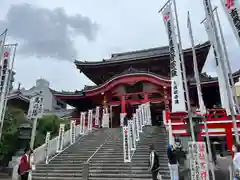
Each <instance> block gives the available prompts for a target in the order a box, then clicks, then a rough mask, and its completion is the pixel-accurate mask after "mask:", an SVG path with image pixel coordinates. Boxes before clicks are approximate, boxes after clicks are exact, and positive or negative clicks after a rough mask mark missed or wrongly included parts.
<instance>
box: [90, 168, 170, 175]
mask: <svg viewBox="0 0 240 180" xmlns="http://www.w3.org/2000/svg"><path fill="white" fill-rule="evenodd" d="M89 172H90V173H92V174H94V173H106V174H122V173H130V174H131V172H132V174H133V173H137V174H148V173H149V171H148V170H141V169H139V170H136V169H122V168H119V169H114V170H113V169H112V170H107V169H97V170H96V169H90V171H89ZM159 172H160V173H161V174H165V175H168V174H169V171H168V170H161V169H160V170H159Z"/></svg>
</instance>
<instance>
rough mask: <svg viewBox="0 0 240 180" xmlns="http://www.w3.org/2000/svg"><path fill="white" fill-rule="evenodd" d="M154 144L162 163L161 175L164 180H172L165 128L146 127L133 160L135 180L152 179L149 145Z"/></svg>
mask: <svg viewBox="0 0 240 180" xmlns="http://www.w3.org/2000/svg"><path fill="white" fill-rule="evenodd" d="M151 144H153V145H154V147H155V149H156V151H157V153H158V155H159V162H160V174H161V175H162V178H163V179H164V180H168V179H169V180H170V179H171V178H170V174H169V169H168V157H167V147H168V134H167V132H166V130H165V129H164V128H161V127H157V126H153V127H144V132H143V133H141V135H140V142H139V143H138V145H137V149H136V151H135V153H134V155H133V158H132V177H133V179H136V180H137V179H139V180H143V179H151V177H152V175H151V173H150V172H149V171H148V168H149V164H148V163H149V145H151Z"/></svg>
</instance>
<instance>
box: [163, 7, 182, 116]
mask: <svg viewBox="0 0 240 180" xmlns="http://www.w3.org/2000/svg"><path fill="white" fill-rule="evenodd" d="M162 15H163V20H164V24H165V27H166V30H167V34H168V40H169V51H170V76H171V87H172V112H179V111H186V103H185V96H184V88H183V77H182V70H181V59H180V52H179V46H178V42H177V36H176V32H175V25H174V19H173V13H172V8H171V3H168V4H167V5H166V7H165V8H164V9H163V11H162Z"/></svg>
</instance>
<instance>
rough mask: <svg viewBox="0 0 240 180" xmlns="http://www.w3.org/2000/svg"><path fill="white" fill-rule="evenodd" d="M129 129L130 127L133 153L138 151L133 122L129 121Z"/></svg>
mask: <svg viewBox="0 0 240 180" xmlns="http://www.w3.org/2000/svg"><path fill="white" fill-rule="evenodd" d="M128 127H129V136H130V147H131V150H132V151H135V150H136V141H135V133H134V123H133V120H128Z"/></svg>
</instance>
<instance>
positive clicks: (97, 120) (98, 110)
mask: <svg viewBox="0 0 240 180" xmlns="http://www.w3.org/2000/svg"><path fill="white" fill-rule="evenodd" d="M99 118H100V107H99V106H97V107H96V113H95V126H98V125H99Z"/></svg>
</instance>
